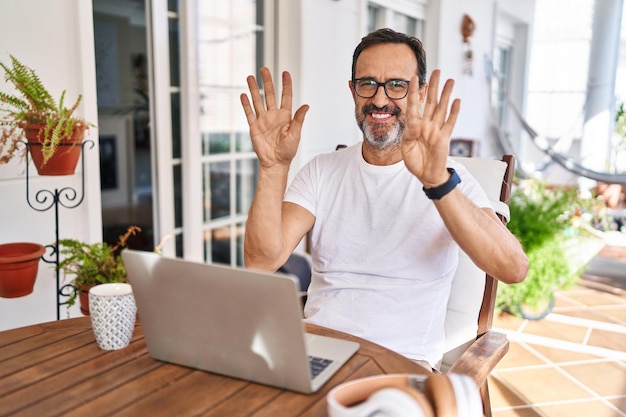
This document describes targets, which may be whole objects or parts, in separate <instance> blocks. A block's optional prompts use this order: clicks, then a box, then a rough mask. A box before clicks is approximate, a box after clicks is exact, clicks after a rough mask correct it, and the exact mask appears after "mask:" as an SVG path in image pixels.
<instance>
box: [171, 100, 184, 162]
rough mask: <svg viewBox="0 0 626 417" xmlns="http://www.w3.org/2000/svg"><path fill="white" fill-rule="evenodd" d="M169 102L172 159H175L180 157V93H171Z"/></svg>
mask: <svg viewBox="0 0 626 417" xmlns="http://www.w3.org/2000/svg"><path fill="white" fill-rule="evenodd" d="M170 102H171V103H170V104H171V112H172V158H176V159H177V158H180V157H181V155H182V148H181V146H182V142H181V136H182V133H181V122H180V120H181V113H180V92H175V93H172V94H171V95H170Z"/></svg>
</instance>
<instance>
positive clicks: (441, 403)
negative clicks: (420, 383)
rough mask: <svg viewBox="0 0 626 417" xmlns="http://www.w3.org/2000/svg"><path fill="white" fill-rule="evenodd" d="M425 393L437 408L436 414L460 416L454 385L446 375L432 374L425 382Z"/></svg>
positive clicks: (443, 416)
mask: <svg viewBox="0 0 626 417" xmlns="http://www.w3.org/2000/svg"><path fill="white" fill-rule="evenodd" d="M424 395H425V396H426V398H428V400H429V401H430V403H431V405H432V407H433V409H434V410H435V416H437V417H458V415H457V412H458V411H457V408H458V407H457V401H456V396H455V393H454V387H453V386H452V383H451V382H450V379H448V377H447V376H446V375H444V374H433V375H430V376H429V377H428V378H427V379H426V382H425V383H424Z"/></svg>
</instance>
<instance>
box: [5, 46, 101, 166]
mask: <svg viewBox="0 0 626 417" xmlns="http://www.w3.org/2000/svg"><path fill="white" fill-rule="evenodd" d="M10 57H11V65H10V66H9V65H7V64H4V63H1V62H0V67H1V68H2V69H3V70H4V73H5V81H6V82H8V83H11V84H12V85H13V87H15V89H16V90H17V92H18V94H15V95H13V94H9V93H5V92H0V104H2V108H0V111H2V112H3V113H4V115H3V117H2V118H0V126H5V127H9V128H7V129H2V130H1V131H0V163H5V162H8V161H9V160H10V159H11V158H12V156H13V154H11V153H8V152H7V150H8V149H15V148H16V144H17V142H18V141H19V140H21V139H22V135H23V133H22V131H21V130H19V129H18V130H16V129H15V127H16V126H17V127H19V128H24V127H25V126H27V125H38V126H43V132H42V134H41V135H40V138H41V145H42V153H43V157H44V163H46V162H47V161H48V160H49V159H50V158H51V157H52V155H54V153H55V152H56V150H57V148H58V145H59V143H61V142H62V141H64V140H69V139H71V138H72V134H73V131H74V128H75V127H82V128H85V129H86V128H88V127H89V124H88V123H86V122H85V121H84V120H82V119H81V118H80V117H76V116H75V112H76V109H77V108H78V106H79V105H80V102H81V100H82V95H79V96H78V97H77V99H76V101H75V102H74V104H73V105H72V106H71V107H69V108H68V107H66V106H65V95H66V90H63V92H62V93H61V97H60V99H59V101H58V103H56V102H55V100H54V99H53V97H52V95H51V94H50V92H49V91H48V90H47V89H46V87H45V86H44V85H43V83H42V81H41V79H40V78H39V76H38V75H37V74H36V72H35V71H34V70H33V69H31V68H29V67H27V66H26V65H24V64H22V63H21V62H20V61H19V60H18V59H17V58H16V57H15V56H13V55H10ZM3 149H4V150H5V151H4V153H2V150H3Z"/></svg>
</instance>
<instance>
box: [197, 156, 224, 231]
mask: <svg viewBox="0 0 626 417" xmlns="http://www.w3.org/2000/svg"><path fill="white" fill-rule="evenodd" d="M203 170H204V172H203V188H204V190H205V191H204V199H203V200H204V221H205V222H207V221H209V220H212V219H217V218H221V217H227V216H229V215H230V175H231V172H230V162H229V161H224V162H210V163H205V164H204V167H203Z"/></svg>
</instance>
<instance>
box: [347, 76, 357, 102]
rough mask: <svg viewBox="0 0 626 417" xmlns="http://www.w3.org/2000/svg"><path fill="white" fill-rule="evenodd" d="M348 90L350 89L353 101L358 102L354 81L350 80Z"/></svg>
mask: <svg viewBox="0 0 626 417" xmlns="http://www.w3.org/2000/svg"><path fill="white" fill-rule="evenodd" d="M348 88H350V94H352V99H353V100H355V101H356V93H355V92H354V84H353V83H352V80H348Z"/></svg>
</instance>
